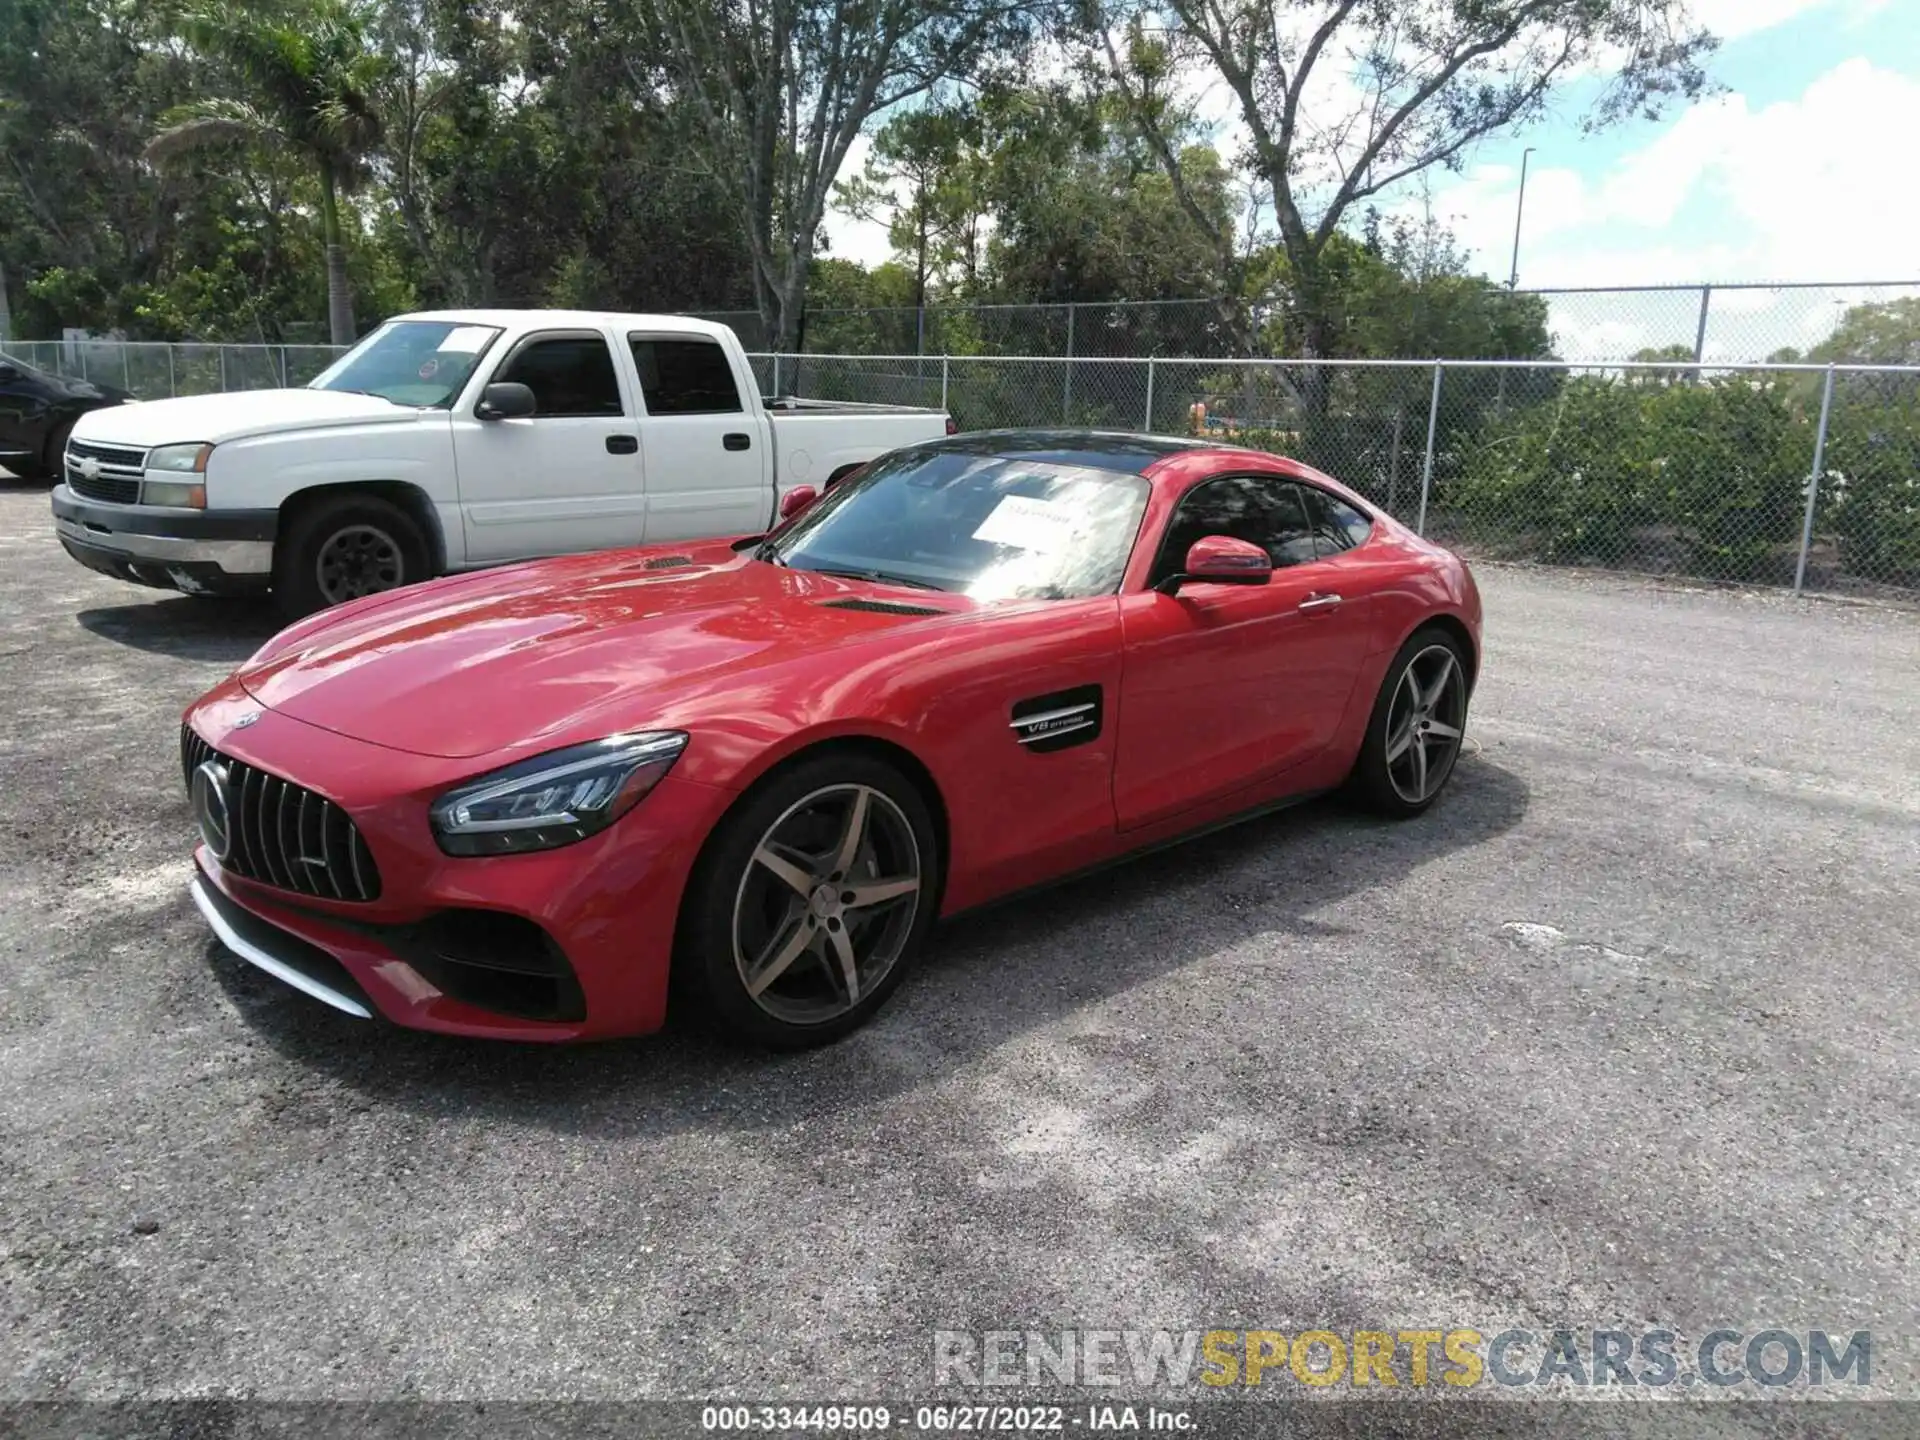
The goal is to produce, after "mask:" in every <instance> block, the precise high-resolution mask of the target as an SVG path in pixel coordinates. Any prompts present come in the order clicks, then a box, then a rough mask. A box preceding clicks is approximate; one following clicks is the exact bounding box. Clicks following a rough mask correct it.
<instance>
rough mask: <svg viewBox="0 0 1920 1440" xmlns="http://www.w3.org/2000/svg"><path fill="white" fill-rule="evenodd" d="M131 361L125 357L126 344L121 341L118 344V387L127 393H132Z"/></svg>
mask: <svg viewBox="0 0 1920 1440" xmlns="http://www.w3.org/2000/svg"><path fill="white" fill-rule="evenodd" d="M132 363H133V362H132V361H130V360H129V359H128V358H127V345H126V343H125V342H124V341H122V342H121V345H120V388H121V389H122V390H124V391H126V392H127V393H128V394H129V395H131V394H132V393H133V369H132Z"/></svg>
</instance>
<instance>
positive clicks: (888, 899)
mask: <svg viewBox="0 0 1920 1440" xmlns="http://www.w3.org/2000/svg"><path fill="white" fill-rule="evenodd" d="M939 874H940V856H939V841H938V838H937V835H936V832H935V829H934V825H933V820H932V817H931V815H930V814H929V812H928V809H927V804H926V801H925V800H924V799H922V797H921V795H920V793H919V791H918V790H917V789H916V788H915V787H914V786H913V784H912V783H910V782H909V781H908V780H907V779H906V777H904V776H903V775H902V774H901V773H900V772H899V771H898V770H897V769H896V768H894V767H893V766H892V765H889V764H887V763H886V762H885V761H884V760H881V759H878V758H876V757H873V756H870V755H863V754H858V753H853V752H838V753H834V752H829V753H827V754H824V755H821V756H819V757H817V758H814V759H811V760H805V761H802V762H801V763H800V764H798V765H796V766H794V767H793V768H792V769H789V770H786V771H784V772H781V773H779V774H777V775H776V776H774V777H773V778H772V779H770V780H769V781H767V782H766V783H764V784H762V785H761V786H760V787H759V788H758V789H756V790H754V791H752V792H750V793H749V795H748V796H747V797H746V798H745V799H744V800H743V801H742V802H741V804H740V805H739V806H738V807H736V808H735V809H734V811H733V812H732V813H730V814H729V815H728V816H727V818H726V819H725V820H724V821H722V822H721V824H720V826H719V828H718V829H717V830H716V831H715V832H714V835H713V838H712V839H711V841H710V842H709V843H708V846H707V849H706V851H705V852H704V853H703V855H702V856H701V860H700V863H699V865H698V866H697V867H696V869H695V872H694V875H693V878H692V880H691V881H690V882H689V885H688V892H687V894H688V899H687V903H686V905H685V907H684V909H683V912H682V925H681V934H680V944H679V946H678V947H677V954H676V957H675V961H674V964H675V969H676V972H677V975H678V978H679V980H680V982H681V983H680V986H679V988H680V990H681V992H682V993H683V994H685V993H687V992H689V991H691V992H693V995H692V998H695V999H696V1000H698V1001H699V1002H701V1003H702V1005H703V1008H705V1009H706V1010H707V1012H708V1013H709V1015H710V1016H711V1017H712V1018H713V1019H715V1020H716V1021H718V1022H719V1024H720V1026H721V1028H722V1029H723V1030H725V1031H726V1032H728V1033H731V1034H733V1035H737V1036H739V1037H741V1038H744V1039H747V1040H750V1041H752V1042H754V1043H757V1044H761V1045H767V1046H773V1047H776V1048H780V1049H798V1048H801V1047H804V1046H809V1045H819V1044H824V1043H825V1042H827V1041H830V1040H835V1039H838V1038H839V1037H840V1036H842V1035H844V1034H846V1033H847V1032H848V1031H850V1030H852V1029H854V1028H856V1027H857V1026H859V1025H861V1024H863V1023H865V1021H866V1020H867V1019H868V1017H870V1016H871V1015H872V1014H873V1013H874V1011H876V1010H878V1009H879V1008H880V1006H881V1005H883V1004H884V1003H885V1002H886V999H887V997H888V996H889V995H891V994H892V993H893V991H894V988H895V987H896V986H898V985H899V983H900V981H901V979H902V977H903V976H904V975H905V973H906V971H907V967H908V966H909V964H910V963H911V962H912V960H913V958H914V956H915V954H916V953H917V952H918V950H919V949H920V947H921V945H922V943H923V942H924V940H925V937H926V934H927V931H928V930H929V929H930V928H931V927H932V924H933V919H934V909H935V905H936V896H937V893H938V888H939V887H938V877H939Z"/></svg>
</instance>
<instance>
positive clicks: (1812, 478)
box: [1793, 365, 1833, 595]
mask: <svg viewBox="0 0 1920 1440" xmlns="http://www.w3.org/2000/svg"><path fill="white" fill-rule="evenodd" d="M1832 415H1833V366H1831V365H1829V366H1827V380H1826V384H1825V385H1823V386H1822V387H1821V390H1820V430H1819V433H1818V434H1816V435H1815V436H1814V437H1813V473H1812V474H1810V475H1808V476H1807V518H1806V519H1805V521H1803V522H1802V523H1801V526H1800V563H1799V564H1797V565H1795V566H1794V568H1793V593H1794V594H1796V595H1798V594H1799V593H1800V592H1801V590H1802V588H1804V587H1805V585H1806V583H1807V552H1808V551H1810V550H1812V549H1813V512H1814V507H1815V506H1817V505H1818V504H1819V503H1820V472H1821V471H1822V470H1823V469H1825V468H1826V463H1827V421H1828V419H1829V418H1830V417H1831V416H1832Z"/></svg>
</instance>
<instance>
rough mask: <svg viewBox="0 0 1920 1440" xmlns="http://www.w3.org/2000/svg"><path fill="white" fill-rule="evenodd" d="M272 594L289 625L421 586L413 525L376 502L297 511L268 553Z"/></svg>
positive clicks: (350, 501) (359, 500)
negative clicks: (351, 602) (336, 607)
mask: <svg viewBox="0 0 1920 1440" xmlns="http://www.w3.org/2000/svg"><path fill="white" fill-rule="evenodd" d="M273 558H274V573H273V589H274V595H275V598H276V599H277V600H278V601H279V604H280V609H281V611H282V613H284V614H285V615H286V617H287V618H288V619H289V620H297V619H299V618H300V617H301V616H303V615H311V614H312V613H313V612H314V611H316V610H324V609H326V608H327V607H328V606H330V605H341V604H345V603H346V602H347V601H349V600H358V599H360V598H361V597H362V596H365V595H376V594H378V593H380V592H381V591H383V590H394V589H397V588H399V587H400V586H402V585H412V584H415V583H417V582H418V581H421V580H425V579H426V578H427V573H428V567H427V542H426V538H425V537H424V536H423V535H422V534H421V533H420V527H419V526H418V525H416V524H415V523H414V521H413V518H412V517H411V516H409V515H408V514H407V512H406V511H404V510H402V509H401V508H400V507H399V506H398V505H395V504H394V503H393V502H392V501H390V500H385V499H382V498H381V497H380V496H378V495H364V494H354V493H351V492H349V493H347V494H343V495H336V496H331V497H328V498H324V499H321V500H319V501H318V502H316V503H314V504H311V505H308V506H306V507H304V508H302V509H300V510H298V511H297V512H296V513H295V514H294V516H293V517H292V519H291V521H290V522H288V523H286V524H285V525H284V527H283V529H282V533H281V536H280V540H279V543H278V544H277V545H276V546H275V553H274V557H273Z"/></svg>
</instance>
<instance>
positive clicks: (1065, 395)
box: [1060, 300, 1078, 425]
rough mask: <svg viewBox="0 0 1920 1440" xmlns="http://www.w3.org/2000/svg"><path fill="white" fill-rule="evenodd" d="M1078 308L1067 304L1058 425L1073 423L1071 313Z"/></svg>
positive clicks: (1071, 302) (1072, 304)
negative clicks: (1063, 376) (1065, 340)
mask: <svg viewBox="0 0 1920 1440" xmlns="http://www.w3.org/2000/svg"><path fill="white" fill-rule="evenodd" d="M1077 308H1078V307H1077V306H1076V305H1075V304H1074V302H1073V301H1071V300H1069V301H1068V302H1067V367H1066V368H1067V375H1066V379H1065V380H1064V381H1063V382H1062V385H1061V390H1060V423H1061V424H1062V425H1071V424H1072V423H1073V312H1074V310H1075V309H1077Z"/></svg>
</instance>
